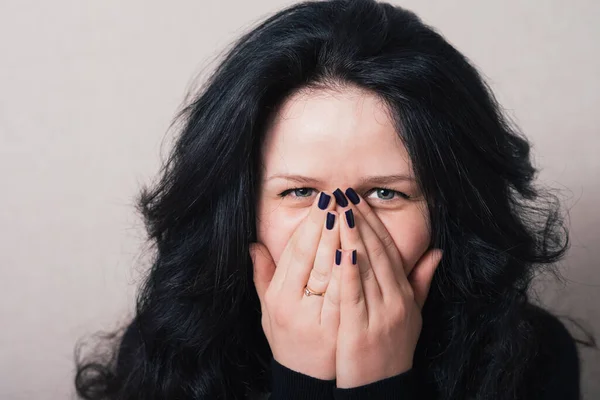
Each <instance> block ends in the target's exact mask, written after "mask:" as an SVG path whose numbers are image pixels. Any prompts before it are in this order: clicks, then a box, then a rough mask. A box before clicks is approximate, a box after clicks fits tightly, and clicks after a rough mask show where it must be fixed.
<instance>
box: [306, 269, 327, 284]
mask: <svg viewBox="0 0 600 400" xmlns="http://www.w3.org/2000/svg"><path fill="white" fill-rule="evenodd" d="M310 279H313V280H314V281H316V282H318V283H328V282H329V280H330V274H329V271H322V270H321V269H320V268H313V269H312V271H310Z"/></svg>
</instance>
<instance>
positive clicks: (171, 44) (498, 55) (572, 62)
mask: <svg viewBox="0 0 600 400" xmlns="http://www.w3.org/2000/svg"><path fill="white" fill-rule="evenodd" d="M290 3H291V2H289V1H281V0H253V1H246V0H232V1H223V2H216V1H209V0H178V1H169V2H167V1H149V0H135V1H134V0H54V1H42V0H39V1H31V0H0V183H1V185H0V193H1V195H0V269H1V270H0V271H1V276H0V324H1V325H0V398H2V399H28V400H29V399H36V400H37V399H39V400H43V399H68V398H74V389H73V376H74V375H73V374H74V363H73V349H74V346H75V343H76V341H77V340H78V339H80V338H82V337H85V336H86V335H90V334H93V333H94V332H97V331H98V330H111V329H114V328H118V327H119V326H120V324H122V323H124V322H125V321H126V320H127V318H128V316H129V315H130V313H131V311H132V309H133V302H134V298H135V289H136V285H137V284H138V282H139V277H140V275H141V273H142V272H143V271H144V270H145V268H146V266H147V263H146V261H147V254H146V253H144V249H145V246H144V238H145V236H144V231H143V229H142V224H141V221H140V219H139V218H138V216H137V215H136V213H135V210H134V207H133V201H134V199H135V196H136V195H137V193H138V191H139V188H140V186H141V185H142V184H143V183H148V182H150V180H151V179H153V178H154V177H155V176H156V173H157V172H158V168H159V165H160V160H161V158H160V157H161V154H162V155H164V154H165V152H166V151H168V149H169V144H170V139H169V138H170V136H168V135H167V136H166V134H167V131H168V128H169V124H170V122H171V120H172V118H173V117H174V115H175V113H176V111H177V110H178V109H179V108H180V106H181V104H182V101H183V100H184V97H185V95H186V93H187V91H188V89H189V88H190V87H191V86H192V84H193V83H194V82H197V80H195V79H199V81H201V80H202V78H203V77H204V76H205V74H206V72H210V70H211V69H212V67H214V66H215V65H216V64H215V62H216V60H218V59H217V57H218V56H219V54H220V53H221V51H222V50H223V49H224V48H225V47H226V46H228V45H229V44H230V42H231V41H232V40H233V39H234V38H237V37H238V36H239V35H241V34H242V33H243V32H245V31H246V30H247V29H248V28H250V27H251V26H252V25H253V24H254V23H256V22H257V21H258V20H259V19H261V18H263V17H266V16H267V15H269V14H270V13H272V12H274V11H276V10H277V9H280V8H282V7H283V6H286V5H288V4H290ZM394 4H398V5H402V6H406V7H407V8H409V9H412V10H413V11H415V12H417V14H419V15H420V16H421V17H422V18H423V19H424V20H425V21H426V22H428V23H430V24H431V25H433V26H434V27H436V28H437V29H438V30H439V31H441V33H442V34H444V35H445V37H446V38H448V40H450V41H451V42H452V43H453V44H454V45H455V46H456V47H457V48H458V49H459V50H461V51H462V52H463V53H465V54H466V55H467V56H468V57H469V58H470V59H471V60H472V61H473V62H474V63H475V64H476V65H477V66H478V67H479V69H480V70H481V71H482V72H483V74H484V76H485V77H487V79H488V82H489V83H490V85H491V86H492V88H493V89H494V90H495V93H496V95H497V96H498V98H499V100H500V102H501V104H502V105H503V106H504V107H505V108H506V111H507V112H508V114H509V115H510V116H511V117H512V118H513V119H514V120H515V121H516V122H517V123H518V124H519V126H520V127H521V128H522V130H523V131H524V132H525V133H526V134H527V136H528V137H529V138H530V139H531V140H532V142H533V144H534V148H533V154H534V157H535V162H536V165H537V166H538V167H539V168H541V169H542V172H541V174H540V182H541V183H544V184H548V185H551V186H552V187H555V188H557V189H560V190H562V191H563V192H562V193H563V198H564V201H565V206H566V207H567V208H568V209H569V210H570V213H569V215H570V221H571V223H570V226H571V238H572V248H571V251H570V253H569V254H568V257H567V258H566V259H565V261H564V263H563V264H562V266H561V268H562V272H563V274H564V276H565V277H566V278H567V285H561V284H550V283H544V282H542V281H540V284H539V285H538V288H540V292H541V295H542V298H543V299H544V302H545V304H547V305H548V307H550V308H551V309H552V310H554V311H556V312H557V313H560V314H569V315H571V316H574V317H576V318H581V319H583V320H584V321H587V326H588V327H589V328H591V329H593V330H594V331H595V332H597V333H599V334H600V290H599V289H600V274H599V273H598V259H600V240H599V239H600V228H599V226H600V212H599V211H598V207H599V204H600V178H599V175H600V161H599V159H600V158H599V156H598V153H599V152H600V134H599V133H600V132H599V127H600V112H599V111H598V106H599V105H600V51H599V45H598V40H599V39H600V24H598V21H599V20H600V2H598V1H597V0H571V1H565V0H545V1H534V0H529V1H523V0H510V1H507V0H502V1H500V0H495V1H491V0H487V1H480V0H455V1H449V0H404V1H403V0H398V1H394ZM198 77H199V78H198ZM165 138H166V139H165ZM581 358H582V360H583V376H582V382H583V391H584V393H585V399H596V398H600V379H599V376H600V360H599V354H598V352H592V351H586V350H582V352H581Z"/></svg>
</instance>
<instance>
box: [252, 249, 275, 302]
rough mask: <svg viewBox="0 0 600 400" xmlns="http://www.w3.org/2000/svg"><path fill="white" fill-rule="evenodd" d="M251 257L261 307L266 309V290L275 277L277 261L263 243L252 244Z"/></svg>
mask: <svg viewBox="0 0 600 400" xmlns="http://www.w3.org/2000/svg"><path fill="white" fill-rule="evenodd" d="M250 258H251V259H252V271H253V274H252V276H253V280H254V286H256V292H257V293H258V298H259V300H260V304H261V308H262V309H264V297H265V292H266V291H267V288H268V287H269V284H270V283H271V281H272V279H273V275H274V273H275V270H276V268H275V262H274V261H273V257H271V253H269V250H268V249H267V247H266V246H265V245H264V244H262V243H251V244H250Z"/></svg>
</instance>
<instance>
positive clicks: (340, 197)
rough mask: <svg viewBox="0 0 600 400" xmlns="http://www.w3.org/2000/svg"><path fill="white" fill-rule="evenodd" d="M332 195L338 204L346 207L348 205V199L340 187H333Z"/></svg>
mask: <svg viewBox="0 0 600 400" xmlns="http://www.w3.org/2000/svg"><path fill="white" fill-rule="evenodd" d="M333 195H334V196H335V201H336V202H337V203H338V204H339V205H340V206H342V207H346V206H347V205H348V199H346V196H344V192H342V191H341V190H340V189H335V192H333Z"/></svg>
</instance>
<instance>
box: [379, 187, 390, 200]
mask: <svg viewBox="0 0 600 400" xmlns="http://www.w3.org/2000/svg"><path fill="white" fill-rule="evenodd" d="M390 194H392V192H391V191H390V190H387V189H379V195H380V196H381V197H383V198H386V199H387V198H389V197H390Z"/></svg>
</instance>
